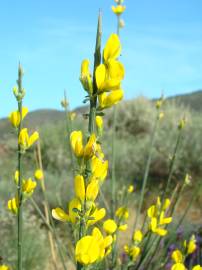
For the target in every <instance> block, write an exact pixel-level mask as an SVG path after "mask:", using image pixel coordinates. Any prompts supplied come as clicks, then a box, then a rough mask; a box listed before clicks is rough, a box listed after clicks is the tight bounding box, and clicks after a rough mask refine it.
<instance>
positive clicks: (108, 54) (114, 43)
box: [103, 34, 121, 62]
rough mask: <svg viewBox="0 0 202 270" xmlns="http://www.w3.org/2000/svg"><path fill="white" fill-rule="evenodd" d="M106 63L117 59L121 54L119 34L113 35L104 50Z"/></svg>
mask: <svg viewBox="0 0 202 270" xmlns="http://www.w3.org/2000/svg"><path fill="white" fill-rule="evenodd" d="M103 54H104V61H105V62H108V61H109V60H110V59H116V58H118V57H119V55H120V54H121V43H120V40H119V37H118V35H117V34H111V36H110V37H109V39H108V40H107V43H106V45H105V48H104V53H103Z"/></svg>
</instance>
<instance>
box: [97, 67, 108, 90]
mask: <svg viewBox="0 0 202 270" xmlns="http://www.w3.org/2000/svg"><path fill="white" fill-rule="evenodd" d="M95 78H96V84H97V89H98V90H99V91H100V90H103V88H104V82H105V80H106V66H105V65H104V64H100V65H99V66H98V67H97V68H96V71H95Z"/></svg>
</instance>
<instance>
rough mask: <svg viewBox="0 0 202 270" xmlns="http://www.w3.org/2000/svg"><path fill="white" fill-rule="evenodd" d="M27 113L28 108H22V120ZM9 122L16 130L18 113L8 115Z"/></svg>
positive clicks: (18, 122) (19, 119) (18, 121)
mask: <svg viewBox="0 0 202 270" xmlns="http://www.w3.org/2000/svg"><path fill="white" fill-rule="evenodd" d="M27 113H28V108H26V107H22V120H23V119H24V118H25V116H26V115H27ZM9 120H10V122H11V124H12V126H13V127H15V128H17V127H18V126H19V125H20V121H21V117H20V112H19V111H14V112H12V113H11V114H10V115H9Z"/></svg>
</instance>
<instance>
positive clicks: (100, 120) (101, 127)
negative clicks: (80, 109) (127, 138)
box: [95, 115, 103, 130]
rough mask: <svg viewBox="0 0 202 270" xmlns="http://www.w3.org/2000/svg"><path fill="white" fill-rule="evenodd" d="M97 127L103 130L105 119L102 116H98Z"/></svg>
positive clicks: (96, 119)
mask: <svg viewBox="0 0 202 270" xmlns="http://www.w3.org/2000/svg"><path fill="white" fill-rule="evenodd" d="M95 122H96V126H97V128H98V129H100V130H102V129H103V119H102V116H99V115H97V116H96V118H95Z"/></svg>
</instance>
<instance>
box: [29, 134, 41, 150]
mask: <svg viewBox="0 0 202 270" xmlns="http://www.w3.org/2000/svg"><path fill="white" fill-rule="evenodd" d="M38 139H39V133H38V132H37V131H35V132H34V133H33V134H32V135H31V136H30V138H29V147H30V146H32V144H34V143H35V142H36V141H37V140H38Z"/></svg>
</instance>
